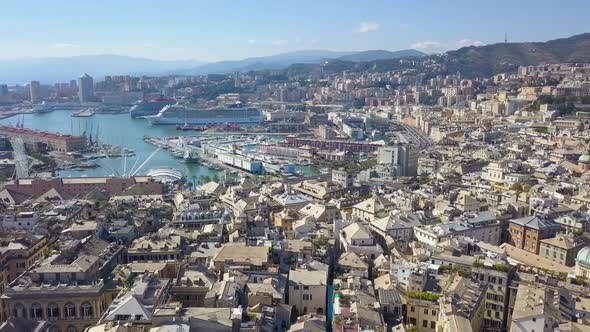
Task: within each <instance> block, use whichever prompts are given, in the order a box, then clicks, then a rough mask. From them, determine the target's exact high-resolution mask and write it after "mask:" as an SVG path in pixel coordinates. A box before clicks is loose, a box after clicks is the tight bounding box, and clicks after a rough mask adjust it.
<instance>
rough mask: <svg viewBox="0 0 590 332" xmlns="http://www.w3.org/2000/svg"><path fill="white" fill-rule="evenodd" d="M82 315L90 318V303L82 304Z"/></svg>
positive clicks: (91, 312) (91, 311) (91, 314)
mask: <svg viewBox="0 0 590 332" xmlns="http://www.w3.org/2000/svg"><path fill="white" fill-rule="evenodd" d="M82 316H83V317H84V319H91V318H92V316H93V310H92V305H91V304H90V303H84V304H82Z"/></svg>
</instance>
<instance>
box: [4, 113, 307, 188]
mask: <svg viewBox="0 0 590 332" xmlns="http://www.w3.org/2000/svg"><path fill="white" fill-rule="evenodd" d="M0 125H9V126H23V127H25V128H31V129H36V130H44V131H50V132H55V133H60V134H70V135H79V136H83V137H87V138H88V139H89V143H90V145H91V148H90V149H89V150H88V151H86V152H82V153H80V152H76V153H68V154H67V155H68V157H71V158H69V159H68V160H66V161H64V163H63V165H62V166H61V167H60V170H59V171H58V172H57V173H58V174H59V175H62V176H105V175H113V174H114V175H117V174H123V173H124V170H125V169H127V168H130V167H131V165H135V166H137V165H140V164H142V162H143V161H144V160H146V158H148V157H150V160H148V161H147V163H146V164H145V165H143V166H142V168H141V169H140V170H139V172H138V174H146V173H147V172H149V171H150V170H153V169H157V168H161V167H168V168H172V169H175V170H178V171H180V172H181V173H182V174H184V175H185V176H186V177H187V178H192V179H199V178H201V177H203V178H204V177H209V178H213V177H214V176H215V175H219V173H220V172H221V171H223V170H228V171H232V172H238V173H244V174H276V175H278V174H283V175H285V174H287V175H290V176H301V175H313V174H316V173H317V170H315V168H314V167H312V165H311V163H310V160H309V159H306V158H302V157H299V156H296V157H289V156H278V155H272V154H271V153H266V152H263V151H261V150H260V148H261V145H262V146H266V145H275V144H276V143H277V142H278V141H280V140H282V139H283V137H284V135H283V134H274V133H273V134H268V133H267V134H265V133H256V132H245V131H244V132H241V131H240V132H235V130H238V129H242V130H245V129H246V128H242V127H241V126H239V125H235V124H223V125H208V126H204V127H205V128H206V130H204V131H198V130H191V131H188V130H178V128H177V126H151V125H150V124H149V123H148V121H146V120H145V119H141V118H132V117H130V116H129V114H115V115H109V114H101V113H93V112H92V110H89V109H86V110H82V111H71V110H63V111H55V112H53V111H52V112H42V113H32V114H24V115H21V116H19V117H15V118H8V119H4V120H0ZM220 128H221V129H220ZM224 130H231V131H224ZM157 149H158V151H157V152H156V150H157ZM160 150H162V151H160ZM154 152H155V154H154V155H153V156H151V155H152V154H153V153H154Z"/></svg>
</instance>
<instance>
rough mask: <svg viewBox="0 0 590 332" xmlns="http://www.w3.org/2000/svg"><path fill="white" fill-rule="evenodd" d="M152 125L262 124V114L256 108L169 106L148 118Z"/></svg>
mask: <svg viewBox="0 0 590 332" xmlns="http://www.w3.org/2000/svg"><path fill="white" fill-rule="evenodd" d="M146 118H147V119H148V121H149V122H150V124H152V125H178V124H179V123H184V124H187V125H212V124H218V125H222V124H228V123H232V124H238V123H241V124H244V123H260V122H262V113H261V112H260V110H258V109H257V108H254V107H216V108H190V107H186V106H182V105H168V106H165V107H164V108H162V110H161V111H160V112H159V113H158V114H156V115H153V116H146Z"/></svg>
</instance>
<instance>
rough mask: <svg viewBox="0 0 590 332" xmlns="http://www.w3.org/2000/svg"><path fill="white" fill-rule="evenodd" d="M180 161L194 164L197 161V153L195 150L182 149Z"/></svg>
mask: <svg viewBox="0 0 590 332" xmlns="http://www.w3.org/2000/svg"><path fill="white" fill-rule="evenodd" d="M182 162H183V163H186V164H194V163H197V162H199V155H198V154H197V152H196V151H194V150H191V149H186V150H184V155H183V156H182Z"/></svg>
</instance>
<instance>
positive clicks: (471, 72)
mask: <svg viewBox="0 0 590 332" xmlns="http://www.w3.org/2000/svg"><path fill="white" fill-rule="evenodd" d="M407 57H423V58H426V59H432V61H434V62H438V63H440V64H441V65H442V68H443V71H442V72H441V74H444V73H456V72H461V74H462V75H463V76H464V77H489V76H491V75H494V74H497V73H503V72H510V71H515V70H516V69H517V68H518V66H521V65H536V64H542V63H557V62H590V33H584V34H580V35H575V36H572V37H568V38H561V39H555V40H550V41H547V42H525V43H497V44H490V45H485V46H469V47H463V48H460V49H458V50H454V51H448V52H446V53H444V54H442V55H441V54H436V55H428V54H425V53H422V52H420V51H417V50H413V49H408V50H401V51H395V52H392V51H386V50H369V51H361V52H338V51H329V50H303V51H296V52H289V53H281V54H276V55H271V56H264V57H252V58H246V59H242V60H227V61H219V62H211V63H202V62H199V61H194V60H184V61H162V60H151V59H144V58H136V57H128V56H119V55H92V56H76V57H70V58H25V59H18V60H0V83H21V84H22V83H27V82H30V81H32V80H37V81H40V82H41V83H43V84H50V83H52V82H68V81H69V80H71V79H75V78H77V77H78V76H79V75H80V74H81V73H84V72H86V73H88V74H90V75H91V76H93V77H95V78H96V79H97V80H101V79H102V77H103V76H105V75H122V74H146V75H166V74H178V75H194V74H212V73H218V74H224V73H231V72H235V71H240V72H247V71H254V70H263V69H281V70H285V72H286V73H287V74H289V73H293V72H296V73H298V74H301V73H306V72H310V71H317V70H318V68H319V67H320V66H319V65H320V64H324V63H325V62H326V61H327V60H330V61H329V65H328V66H329V67H330V68H331V69H332V70H334V71H335V72H338V71H341V70H370V71H386V70H395V69H402V68H401V67H400V66H403V64H400V61H397V59H399V58H407Z"/></svg>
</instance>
